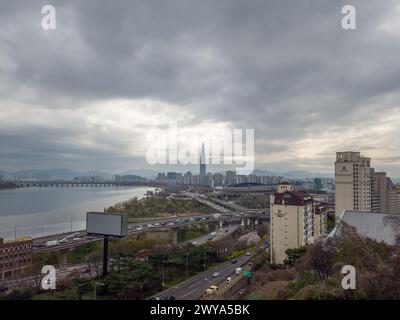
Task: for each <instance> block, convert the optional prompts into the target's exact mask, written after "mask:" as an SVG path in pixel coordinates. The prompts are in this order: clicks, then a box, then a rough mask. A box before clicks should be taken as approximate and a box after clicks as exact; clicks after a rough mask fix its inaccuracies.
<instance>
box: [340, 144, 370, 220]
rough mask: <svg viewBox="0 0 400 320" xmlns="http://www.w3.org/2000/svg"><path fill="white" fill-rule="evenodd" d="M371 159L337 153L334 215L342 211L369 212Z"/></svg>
mask: <svg viewBox="0 0 400 320" xmlns="http://www.w3.org/2000/svg"><path fill="white" fill-rule="evenodd" d="M371 174H372V172H371V159H370V158H367V157H364V156H362V155H361V154H360V152H353V151H346V152H337V153H336V161H335V193H336V194H335V215H336V218H337V219H339V217H340V215H341V213H342V212H343V210H345V209H348V210H355V211H371V181H372V180H371Z"/></svg>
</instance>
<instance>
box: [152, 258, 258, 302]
mask: <svg viewBox="0 0 400 320" xmlns="http://www.w3.org/2000/svg"><path fill="white" fill-rule="evenodd" d="M251 258H252V255H250V256H248V255H247V254H243V255H241V256H239V257H237V258H236V259H233V260H231V261H227V262H225V263H223V264H221V265H220V266H218V267H216V268H214V269H211V270H209V271H206V272H203V273H201V274H199V275H197V276H195V277H193V278H191V279H189V280H187V281H184V282H182V283H180V284H178V285H176V286H175V287H172V288H169V289H167V290H165V291H163V292H160V293H159V294H157V295H155V297H156V298H157V299H160V300H165V299H176V300H197V299H199V298H200V297H201V296H202V295H203V294H204V293H205V291H206V290H207V289H208V288H209V287H210V286H212V285H216V286H219V287H220V288H221V287H222V286H224V285H226V281H227V278H228V277H231V278H232V281H233V280H234V278H235V277H236V276H237V275H236V273H235V270H236V268H238V267H244V266H246V265H247V264H248V262H249V260H250V259H251ZM235 261H236V262H235ZM215 273H217V274H218V276H213V275H214V274H215Z"/></svg>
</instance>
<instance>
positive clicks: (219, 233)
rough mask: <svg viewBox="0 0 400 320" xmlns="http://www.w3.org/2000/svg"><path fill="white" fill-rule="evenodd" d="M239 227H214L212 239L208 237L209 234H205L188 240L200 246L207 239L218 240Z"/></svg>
mask: <svg viewBox="0 0 400 320" xmlns="http://www.w3.org/2000/svg"><path fill="white" fill-rule="evenodd" d="M239 227H240V225H230V226H227V227H224V228H220V229H216V230H215V231H214V232H215V235H214V237H213V238H212V239H210V236H211V234H210V233H209V234H205V235H203V236H200V237H198V238H195V239H192V240H190V241H188V242H190V243H191V244H193V245H195V246H200V245H202V244H205V243H206V242H208V241H217V240H220V239H222V238H225V237H226V236H229V235H231V234H232V233H233V232H235V231H236V230H237V229H238V228H239Z"/></svg>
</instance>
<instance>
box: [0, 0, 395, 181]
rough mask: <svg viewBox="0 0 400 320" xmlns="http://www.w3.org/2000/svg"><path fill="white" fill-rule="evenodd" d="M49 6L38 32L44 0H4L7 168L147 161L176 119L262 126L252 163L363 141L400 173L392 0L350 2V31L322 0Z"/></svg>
mask: <svg viewBox="0 0 400 320" xmlns="http://www.w3.org/2000/svg"><path fill="white" fill-rule="evenodd" d="M53 5H54V6H55V8H56V9H57V28H56V29H55V30H43V28H42V27H41V24H40V21H41V18H42V15H41V14H40V9H41V6H40V5H39V3H38V2H35V1H32V2H29V3H26V1H13V2H12V3H10V2H7V3H2V4H1V10H0V18H1V21H2V28H1V30H0V70H1V73H0V79H1V82H0V83H1V84H0V96H1V98H0V104H1V105H2V108H1V110H0V136H1V137H2V139H1V141H0V169H1V170H7V171H15V170H20V169H27V168H59V167H66V168H70V169H74V170H82V171H86V170H92V169H95V170H101V171H124V170H130V169H152V168H154V167H153V166H151V165H148V164H147V163H146V160H145V153H146V148H147V147H148V144H149V143H150V142H149V141H147V139H146V134H147V133H148V132H149V131H150V130H152V129H164V128H165V127H166V126H168V123H169V121H178V123H179V126H180V128H182V130H186V131H188V132H193V133H197V132H201V131H202V130H204V129H207V128H216V129H228V130H232V129H233V128H241V129H248V128H249V129H254V131H255V167H256V168H263V169H268V170H271V171H277V172H282V171H288V170H305V171H311V172H332V166H331V163H332V158H333V157H334V153H335V152H336V151H340V150H343V149H352V150H354V149H357V150H363V153H365V154H368V155H370V156H371V157H372V158H373V159H374V161H375V163H374V165H375V167H376V168H378V169H379V170H380V168H382V169H383V168H384V170H385V171H387V172H388V173H389V174H390V175H391V176H393V177H399V176H400V166H399V164H400V148H399V139H398V138H397V136H398V134H397V132H396V131H397V127H398V123H399V121H400V108H399V107H398V106H399V105H400V104H399V102H400V93H399V89H398V74H400V72H399V69H398V68H399V66H398V64H397V63H396V61H397V57H398V54H397V53H398V49H399V47H398V46H399V44H398V43H399V42H398V41H397V40H398V37H399V32H398V30H399V27H398V22H397V21H398V20H397V19H396V13H397V12H398V11H399V6H398V3H397V1H385V3H382V2H380V1H371V2H369V3H368V4H366V3H365V2H363V1H354V3H353V5H354V6H355V7H356V8H357V21H359V23H358V26H357V30H354V31H346V30H343V29H342V28H341V25H340V21H341V7H342V5H341V4H336V3H332V1H327V0H324V1H319V2H318V4H315V3H314V2H310V1H305V2H303V3H302V4H298V5H297V6H296V10H293V4H292V3H291V2H289V1H265V2H263V3H259V2H258V1H248V2H246V3H243V2H239V1H233V2H222V3H219V4H216V3H214V2H209V1H206V2H202V3H198V2H188V3H187V4H182V3H181V2H180V1H169V2H168V4H167V3H163V4H160V3H158V2H152V1H148V2H146V3H143V2H135V1H130V2H125V1H122V2H119V3H118V4H117V5H114V4H110V3H109V2H107V1H102V2H96V3H94V2H86V3H79V2H65V1H53ZM238 20H240V25H238V24H237V21H238ZM16 21H18V24H16V23H15V22H16ZM105 21H107V23H105ZM9 30H13V32H12V33H10V32H9ZM115 35H118V37H116V36H115ZM43 48H46V50H43ZM94 163H95V164H96V168H93V166H94ZM154 170H155V171H159V170H160V169H159V168H155V169H154ZM165 171H168V169H166V170H165Z"/></svg>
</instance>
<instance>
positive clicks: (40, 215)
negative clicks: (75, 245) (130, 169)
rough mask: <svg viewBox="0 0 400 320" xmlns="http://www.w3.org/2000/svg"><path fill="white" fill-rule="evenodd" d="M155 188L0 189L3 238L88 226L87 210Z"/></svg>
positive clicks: (0, 217) (0, 232)
mask: <svg viewBox="0 0 400 320" xmlns="http://www.w3.org/2000/svg"><path fill="white" fill-rule="evenodd" d="M149 190H151V191H153V190H154V188H151V187H135V188H132V187H131V188H123V187H114V188H111V187H110V188H86V187H83V188H82V187H78V188H77V187H74V188H55V187H53V188H51V187H49V188H20V189H7V190H0V238H4V239H14V237H15V234H16V235H17V237H20V236H31V237H40V236H42V235H50V234H56V233H61V232H69V231H71V230H73V231H76V230H84V229H85V228H86V212H88V211H103V210H104V208H107V207H109V206H112V205H114V204H116V203H119V202H122V201H126V200H129V199H131V198H134V197H137V198H139V199H140V198H142V197H144V196H145V194H146V192H147V191H149Z"/></svg>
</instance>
